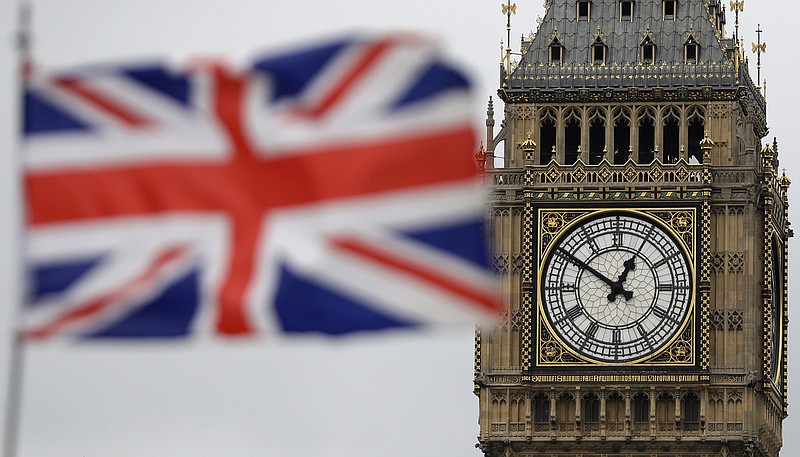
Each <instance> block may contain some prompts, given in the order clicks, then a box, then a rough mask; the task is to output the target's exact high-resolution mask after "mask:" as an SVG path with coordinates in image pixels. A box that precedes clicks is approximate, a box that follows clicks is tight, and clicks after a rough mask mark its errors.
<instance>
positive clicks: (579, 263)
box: [556, 248, 617, 301]
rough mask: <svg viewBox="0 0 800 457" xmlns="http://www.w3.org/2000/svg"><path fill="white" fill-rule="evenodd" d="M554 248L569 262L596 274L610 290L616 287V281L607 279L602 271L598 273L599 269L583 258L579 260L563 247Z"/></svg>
mask: <svg viewBox="0 0 800 457" xmlns="http://www.w3.org/2000/svg"><path fill="white" fill-rule="evenodd" d="M556 249H557V250H558V252H560V253H562V254H564V256H565V257H566V258H567V259H569V261H570V262H572V263H574V264H575V265H577V266H579V267H581V268H583V269H584V270H586V271H588V272H589V273H591V274H593V275H595V276H597V277H598V278H599V279H601V280H602V281H603V282H604V283H606V284H608V285H609V286H611V290H612V291H613V290H614V288H616V287H617V283H616V282H614V281H612V280H610V279H608V278H607V277H606V276H605V275H603V273H600V272H599V271H597V270H595V269H594V268H592V267H591V266H589V264H588V263H586V262H584V261H583V260H580V259H578V258H577V257H575V256H574V255H572V254H570V253H569V252H568V251H567V250H565V249H563V248H556ZM612 301H613V300H612Z"/></svg>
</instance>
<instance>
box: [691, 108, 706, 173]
mask: <svg viewBox="0 0 800 457" xmlns="http://www.w3.org/2000/svg"><path fill="white" fill-rule="evenodd" d="M688 118H689V126H688V134H689V145H688V150H687V152H688V153H689V162H690V163H702V162H703V153H702V151H701V150H700V142H701V141H703V137H704V136H705V126H704V123H703V109H702V108H701V107H698V106H695V107H693V108H692V109H690V110H689V116H688ZM692 158H694V160H692Z"/></svg>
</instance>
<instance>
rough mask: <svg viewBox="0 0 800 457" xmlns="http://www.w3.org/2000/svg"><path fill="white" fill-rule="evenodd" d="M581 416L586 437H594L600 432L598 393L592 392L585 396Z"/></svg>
mask: <svg viewBox="0 0 800 457" xmlns="http://www.w3.org/2000/svg"><path fill="white" fill-rule="evenodd" d="M581 416H582V417H583V434H584V435H593V434H595V433H597V432H599V431H600V397H598V396H597V394H596V393H592V392H590V393H588V394H586V395H584V396H583V402H582V403H581Z"/></svg>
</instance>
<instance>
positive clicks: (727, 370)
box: [475, 0, 792, 457]
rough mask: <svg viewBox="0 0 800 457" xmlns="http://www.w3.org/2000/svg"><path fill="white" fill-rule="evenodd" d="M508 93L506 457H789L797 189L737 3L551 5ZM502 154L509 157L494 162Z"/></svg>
mask: <svg viewBox="0 0 800 457" xmlns="http://www.w3.org/2000/svg"><path fill="white" fill-rule="evenodd" d="M546 8H547V10H546V13H545V16H544V18H543V20H542V22H541V23H540V25H539V27H538V30H536V31H535V34H532V35H531V36H530V37H529V38H527V39H523V42H522V54H521V57H520V60H519V61H518V62H515V63H511V62H507V63H506V64H505V65H504V67H503V68H502V70H501V81H502V82H501V88H500V90H499V91H498V95H499V97H500V98H501V99H502V100H503V102H504V113H503V115H504V119H503V121H502V122H501V123H500V125H499V129H497V128H495V121H494V116H495V113H494V108H493V106H492V103H491V101H490V104H489V111H488V117H487V130H488V132H487V133H488V139H487V145H486V150H485V151H484V152H485V156H486V168H487V170H486V179H487V180H489V182H490V185H491V187H492V193H491V209H490V210H491V236H492V239H493V242H494V248H495V251H496V252H495V265H496V269H497V272H498V274H499V276H500V278H501V284H502V294H503V303H504V315H503V319H502V321H501V323H500V324H499V325H498V326H497V327H495V328H482V329H480V330H479V331H478V332H477V336H476V354H475V393H476V394H477V395H478V397H479V399H480V416H479V422H480V436H479V443H478V446H479V448H480V449H481V450H482V451H483V452H484V454H485V455H486V456H503V457H512V456H520V457H522V456H531V457H532V456H546V457H556V456H559V457H560V456H604V455H609V456H610V455H620V456H637V457H656V456H658V457H664V456H683V457H690V456H692V457H701V456H702V457H727V456H777V455H778V454H779V450H780V448H781V443H782V438H781V437H782V431H781V424H782V421H783V419H784V417H785V415H786V406H787V405H786V398H787V393H786V375H787V370H786V367H787V360H786V346H787V343H786V342H787V335H786V332H787V318H786V309H787V297H786V290H787V269H786V258H787V254H788V243H787V241H788V238H789V237H791V236H792V232H791V229H790V228H789V222H788V221H787V208H788V201H787V190H788V187H789V179H788V178H787V177H786V176H785V174H782V173H781V172H780V171H779V165H778V144H777V141H774V140H765V137H766V136H767V134H768V129H767V123H766V102H765V100H764V98H763V96H762V93H761V90H760V88H758V87H757V86H756V85H755V84H754V83H753V81H752V79H751V77H750V76H749V74H748V68H747V63H746V61H745V60H744V58H743V51H742V50H741V49H740V47H739V45H738V44H737V41H738V40H737V39H736V38H735V37H729V36H726V32H725V22H726V21H725V12H724V7H723V6H722V4H721V3H720V2H719V1H718V0H591V1H589V0H551V1H548V2H546ZM495 158H497V160H498V161H500V158H502V164H503V165H502V167H497V168H494V167H493V166H492V164H493V163H494V161H495Z"/></svg>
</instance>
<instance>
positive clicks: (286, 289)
mask: <svg viewBox="0 0 800 457" xmlns="http://www.w3.org/2000/svg"><path fill="white" fill-rule="evenodd" d="M275 311H276V313H277V315H278V318H279V319H280V322H281V325H282V326H283V330H284V331H286V332H319V333H327V334H329V335H340V334H343V333H347V332H352V331H358V330H380V329H385V328H391V327H414V326H417V325H418V324H416V323H414V322H410V321H406V320H402V319H399V318H396V317H393V316H389V315H386V314H383V313H380V312H379V311H377V310H376V309H375V308H374V306H370V305H369V304H365V303H361V302H359V301H358V300H355V299H353V298H350V297H346V296H344V295H342V294H339V293H337V292H334V291H332V290H330V289H328V288H325V287H322V286H321V285H319V284H316V283H314V282H311V281H308V280H306V279H304V278H302V277H300V276H299V275H295V274H294V273H293V272H292V271H291V269H289V268H288V267H286V265H282V266H281V270H280V280H279V285H278V291H277V296H276V298H275Z"/></svg>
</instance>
